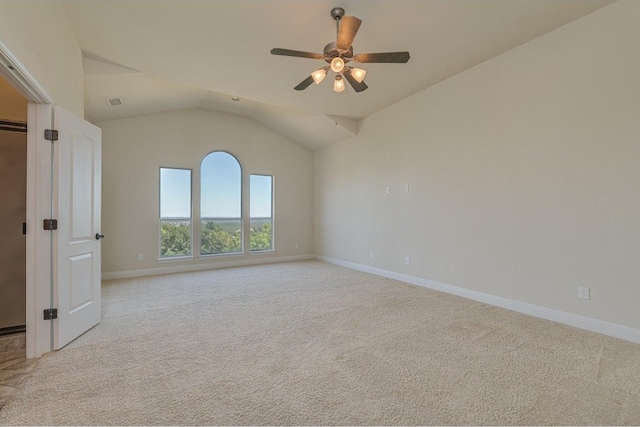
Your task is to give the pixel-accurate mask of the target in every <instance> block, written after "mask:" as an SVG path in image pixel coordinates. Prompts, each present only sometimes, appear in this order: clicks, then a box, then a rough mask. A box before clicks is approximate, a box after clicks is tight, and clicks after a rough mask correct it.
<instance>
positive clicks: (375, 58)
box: [353, 52, 410, 64]
mask: <svg viewBox="0 0 640 427" xmlns="http://www.w3.org/2000/svg"><path fill="white" fill-rule="evenodd" d="M409 58H410V57H409V52H382V53H359V54H357V55H355V56H354V57H353V60H354V61H356V62H363V63H364V62H385V63H401V64H404V63H405V62H408V61H409Z"/></svg>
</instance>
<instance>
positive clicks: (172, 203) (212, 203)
mask: <svg viewBox="0 0 640 427" xmlns="http://www.w3.org/2000/svg"><path fill="white" fill-rule="evenodd" d="M201 171H202V172H201V173H202V180H201V197H200V210H201V217H202V218H240V212H241V206H242V205H241V194H242V193H241V191H240V189H241V186H242V179H241V178H242V170H241V169H240V164H239V163H238V161H237V160H236V159H235V158H234V157H233V156H231V155H230V154H228V153H224V152H214V153H212V154H210V155H208V156H207V157H205V159H204V160H203V161H202V166H201ZM250 185H251V187H250V198H251V202H250V215H251V217H254V218H255V217H271V190H272V178H271V176H266V175H251V178H250ZM160 189H161V193H160V216H161V217H162V218H190V217H191V170H189V169H170V168H161V169H160Z"/></svg>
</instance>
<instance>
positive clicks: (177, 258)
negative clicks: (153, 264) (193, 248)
mask: <svg viewBox="0 0 640 427" xmlns="http://www.w3.org/2000/svg"><path fill="white" fill-rule="evenodd" d="M192 259H193V255H188V256H172V257H166V258H158V262H159V263H165V262H179V261H189V260H192Z"/></svg>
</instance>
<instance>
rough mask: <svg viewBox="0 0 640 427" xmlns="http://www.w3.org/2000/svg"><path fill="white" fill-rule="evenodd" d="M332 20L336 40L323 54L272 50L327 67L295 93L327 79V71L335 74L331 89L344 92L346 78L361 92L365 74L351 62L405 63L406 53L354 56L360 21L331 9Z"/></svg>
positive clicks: (342, 10)
mask: <svg viewBox="0 0 640 427" xmlns="http://www.w3.org/2000/svg"><path fill="white" fill-rule="evenodd" d="M331 17H332V18H333V19H335V21H336V28H337V37H336V38H337V40H336V41H333V42H331V43H329V44H327V45H326V46H325V47H324V52H323V53H321V54H320V53H312V52H304V51H299V50H290V49H281V48H274V49H271V54H272V55H283V56H295V57H298V58H309V59H322V60H324V61H325V62H327V63H328V64H329V65H328V66H325V67H322V68H319V69H317V70H316V71H314V72H312V73H311V75H310V76H309V77H307V78H306V79H305V80H303V81H302V82H300V83H299V84H298V85H297V86H296V87H294V89H295V90H304V89H306V88H307V87H309V85H310V84H311V83H315V84H320V82H322V80H324V78H325V77H326V76H327V71H328V70H329V68H331V71H333V72H335V73H336V74H337V75H336V78H335V80H334V82H333V90H334V91H336V92H342V91H344V88H345V84H344V80H345V79H346V80H347V81H348V82H349V84H350V85H351V87H352V88H353V89H354V90H355V91H356V92H362V91H364V90H366V89H367V88H368V86H367V84H366V83H365V82H364V77H365V75H366V74H367V71H366V70H363V69H362V68H356V67H351V66H348V65H347V63H349V62H350V61H355V62H360V63H397V64H398V63H400V64H402V63H406V62H408V61H409V58H410V56H409V52H381V53H359V54H357V55H354V54H353V46H352V45H351V44H352V43H353V39H354V38H355V37H356V34H357V33H358V29H359V28H360V25H361V24H362V21H361V20H360V19H358V18H356V17H355V16H345V15H344V9H343V8H341V7H334V8H333V9H331Z"/></svg>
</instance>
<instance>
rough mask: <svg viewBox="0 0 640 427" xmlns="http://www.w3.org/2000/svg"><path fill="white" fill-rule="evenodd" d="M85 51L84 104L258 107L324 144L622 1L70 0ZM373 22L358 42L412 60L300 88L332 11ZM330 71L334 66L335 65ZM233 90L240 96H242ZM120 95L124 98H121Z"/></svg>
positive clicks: (274, 121)
mask: <svg viewBox="0 0 640 427" xmlns="http://www.w3.org/2000/svg"><path fill="white" fill-rule="evenodd" d="M62 1H63V4H64V7H65V10H66V13H67V16H68V18H69V21H70V23H71V26H72V28H73V30H74V32H75V34H76V36H77V38H78V42H79V44H80V47H81V48H82V51H83V53H84V56H85V75H86V81H85V84H86V88H85V114H86V117H87V119H89V120H91V121H102V120H108V119H114V118H122V117H128V116H135V115H141V114H149V113H155V112H161V111H170V110H177V109H184V108H205V109H210V110H215V111H222V112H228V113H233V114H239V115H243V116H247V117H251V118H253V119H255V120H257V121H259V122H261V123H263V124H264V125H266V126H268V127H270V128H272V129H274V130H275V131H277V132H279V133H281V134H283V135H285V136H287V137H288V138H290V139H292V140H294V141H295V142H298V143H299V144H301V145H303V146H305V147H307V148H309V149H312V150H315V149H319V148H322V147H324V146H327V145H330V144H332V143H335V142H338V141H341V140H344V139H346V138H348V137H350V136H351V135H354V134H356V133H357V130H358V121H359V120H360V119H362V118H364V117H366V116H368V115H370V114H372V113H374V112H376V111H378V110H380V109H382V108H384V107H386V106H388V105H391V104H393V103H395V102H398V101H400V100H401V99H403V98H406V97H407V96H410V95H412V94H414V93H416V92H418V91H420V90H423V89H425V88H428V87H429V86H432V85H434V84H436V83H438V82H440V81H442V80H444V79H447V78H449V77H451V76H453V75H455V74H457V73H460V72H462V71H464V70H466V69H468V68H470V67H473V66H474V65H477V64H479V63H481V62H483V61H486V60H488V59H490V58H492V57H494V56H496V55H499V54H501V53H503V52H506V51H508V50H510V49H512V48H514V47H516V46H518V45H520V44H523V43H526V42H527V41H530V40H532V39H534V38H536V37H539V36H541V35H543V34H545V33H547V32H549V31H552V30H554V29H556V28H558V27H560V26H562V25H565V24H567V23H569V22H571V21H573V20H575V19H578V18H580V17H582V16H584V15H586V14H588V13H591V12H593V11H594V10H596V9H599V8H601V7H603V6H606V5H608V4H610V3H612V0H393V1H390V0H385V1H383V0H342V1H341V2H339V3H335V2H334V1H327V0H306V1H300V0H268V1H267V0H135V1H131V0H103V1H86V0H62ZM335 6H341V7H343V8H344V9H345V10H346V14H347V15H354V16H357V17H358V18H360V19H362V21H363V23H362V26H361V27H360V30H359V32H358V34H357V36H356V38H355V41H354V43H353V47H354V51H355V53H361V52H387V51H404V50H407V51H409V52H410V54H411V59H410V60H409V62H408V63H406V64H362V65H360V67H361V68H364V69H366V70H367V76H366V80H365V81H366V83H367V84H368V86H369V89H368V90H366V91H364V92H360V93H355V92H354V91H353V90H352V88H351V87H349V86H348V85H347V89H346V90H345V91H344V92H342V93H336V92H334V91H333V89H332V78H327V79H325V81H324V82H322V83H321V84H319V85H314V84H312V85H311V86H309V87H308V88H307V89H306V90H304V91H295V90H294V89H293V87H294V86H296V85H297V84H298V83H300V82H301V81H302V80H304V79H305V78H306V77H308V76H309V73H311V72H312V71H314V70H316V69H317V68H319V67H321V66H323V65H326V64H325V63H324V62H323V61H322V60H314V59H306V58H292V57H284V56H274V55H271V54H270V50H271V49H272V48H274V47H280V48H287V49H294V50H302V51H309V52H317V53H322V49H323V47H324V45H325V44H327V43H329V42H330V41H333V40H335V39H336V25H335V22H334V21H333V19H332V18H331V16H330V10H331V9H332V8H333V7H335ZM329 77H330V76H329ZM232 97H238V98H240V100H239V101H233V100H232V99H231V98H232ZM112 98H121V99H122V105H120V106H110V105H109V103H108V102H107V101H108V100H109V99H112Z"/></svg>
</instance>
